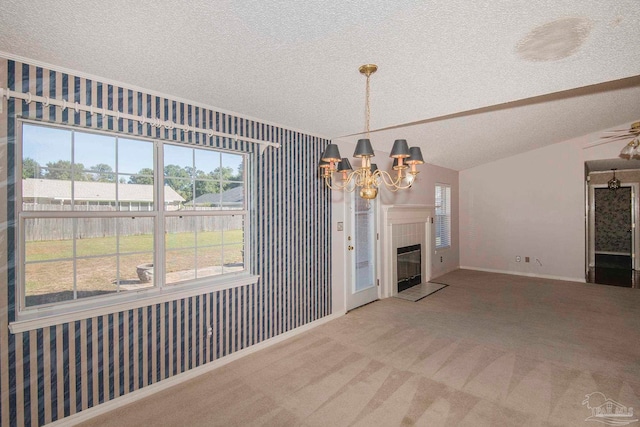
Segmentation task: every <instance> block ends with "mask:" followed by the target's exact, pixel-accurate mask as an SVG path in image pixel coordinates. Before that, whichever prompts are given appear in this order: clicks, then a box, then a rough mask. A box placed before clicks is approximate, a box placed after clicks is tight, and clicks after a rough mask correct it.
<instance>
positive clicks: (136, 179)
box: [129, 168, 153, 185]
mask: <svg viewBox="0 0 640 427" xmlns="http://www.w3.org/2000/svg"><path fill="white" fill-rule="evenodd" d="M143 175H147V176H143ZM129 184H144V185H153V169H151V168H143V169H140V171H139V172H138V175H132V176H131V177H129Z"/></svg>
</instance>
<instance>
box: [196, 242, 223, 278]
mask: <svg viewBox="0 0 640 427" xmlns="http://www.w3.org/2000/svg"><path fill="white" fill-rule="evenodd" d="M222 263H223V261H222V246H209V247H203V248H201V247H198V272H197V273H198V277H199V278H200V277H207V276H216V275H220V274H222Z"/></svg>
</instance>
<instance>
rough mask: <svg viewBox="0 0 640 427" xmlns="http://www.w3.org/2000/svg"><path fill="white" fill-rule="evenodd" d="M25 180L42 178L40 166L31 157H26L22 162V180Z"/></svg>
mask: <svg viewBox="0 0 640 427" xmlns="http://www.w3.org/2000/svg"><path fill="white" fill-rule="evenodd" d="M27 178H42V170H41V169H40V164H39V163H38V162H36V161H35V160H34V159H32V158H31V157H27V158H26V159H24V160H23V161H22V179H27Z"/></svg>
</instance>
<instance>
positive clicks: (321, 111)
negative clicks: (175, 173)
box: [0, 0, 640, 170]
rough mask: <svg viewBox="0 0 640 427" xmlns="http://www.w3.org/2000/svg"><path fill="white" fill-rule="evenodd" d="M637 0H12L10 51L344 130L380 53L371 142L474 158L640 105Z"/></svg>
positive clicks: (568, 133) (444, 158)
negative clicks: (366, 67) (366, 69)
mask: <svg viewBox="0 0 640 427" xmlns="http://www.w3.org/2000/svg"><path fill="white" fill-rule="evenodd" d="M638 5H639V4H638V0H615V1H614V0H598V1H595V0H585V1H557V0H541V1H536V2H531V1H520V0H515V1H497V0H496V1H476V2H470V1H467V0H446V1H445V0H435V1H429V2H424V1H411V0H396V1H394V2H388V1H383V0H373V1H369V2H367V3H362V2H348V1H344V0H322V1H307V2H304V1H284V0H244V1H241V0H233V1H210V0H206V1H204V0H201V1H189V2H184V1H169V0H155V1H135V2H132V1H124V0H120V1H113V0H112V1H108V2H105V1H103V2H96V1H87V0H83V1H80V0H57V1H48V0H47V1H45V0H31V1H23V0H3V1H2V3H1V4H0V12H1V13H0V51H4V52H6V53H8V54H11V55H18V56H23V57H26V58H30V59H35V60H38V61H42V62H44V63H49V64H53V65H56V66H60V67H66V68H69V69H72V70H78V71H81V72H84V73H88V74H93V75H97V76H101V77H105V78H108V79H112V80H116V81H121V82H125V83H127V84H130V85H136V86H140V87H143V88H147V89H151V90H154V91H158V92H162V93H166V94H169V95H174V96H177V97H180V98H184V99H189V100H193V101H197V102H199V103H203V104H207V105H211V106H214V107H218V108H221V109H224V110H229V111H235V112H238V113H241V114H243V115H246V116H250V117H256V118H259V119H263V120H267V121H270V122H274V123H278V124H282V125H285V126H288V127H291V128H295V129H300V130H303V131H306V132H310V133H314V134H317V135H320V136H324V137H328V138H334V139H335V138H339V137H345V136H346V135H353V134H356V133H358V132H361V131H362V129H363V128H364V83H365V80H364V77H362V76H361V75H360V74H359V73H358V67H359V66H360V65H361V64H364V63H375V64H377V65H378V66H379V71H378V72H377V73H376V74H375V75H373V76H372V77H371V90H372V97H371V128H372V129H384V128H389V127H395V128H393V129H389V130H385V131H381V132H376V133H374V134H373V135H372V140H373V142H374V146H376V148H379V149H381V150H383V151H389V149H390V146H391V144H392V143H393V139H395V138H397V137H405V138H406V139H408V140H409V142H410V144H411V145H420V146H421V147H423V149H424V151H425V152H424V154H425V158H426V160H427V162H429V163H433V164H438V165H441V166H445V167H450V168H453V169H457V170H461V169H465V168H469V167H472V166H475V165H478V164H481V163H484V162H487V161H491V160H495V159H497V158H502V157H506V156H509V155H512V154H515V153H518V152H522V151H526V150H530V149H532V148H537V147H540V146H543V145H546V144H550V143H553V142H558V141H562V140H564V139H568V138H572V137H576V136H579V135H584V134H587V133H591V132H598V131H600V130H602V129H605V128H609V127H613V126H618V125H623V124H628V123H629V122H631V121H634V120H638V119H640V97H639V90H640V81H639V80H638V79H637V78H635V79H634V78H631V79H629V77H633V76H639V75H640V49H638V46H640V31H638V28H640V8H639V7H638ZM620 79H626V80H623V81H622V82H617V83H607V82H613V81H616V80H620ZM577 88H583V89H577ZM550 94H553V95H550ZM354 138H355V136H354V137H348V138H347V139H354Z"/></svg>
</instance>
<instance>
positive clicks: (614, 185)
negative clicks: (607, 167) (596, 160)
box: [607, 168, 620, 191]
mask: <svg viewBox="0 0 640 427" xmlns="http://www.w3.org/2000/svg"><path fill="white" fill-rule="evenodd" d="M611 170H612V171H613V178H611V179H610V180H609V182H607V187H609V190H613V191H616V190H617V189H618V188H620V180H619V179H618V178H616V169H615V168H614V169H611Z"/></svg>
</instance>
